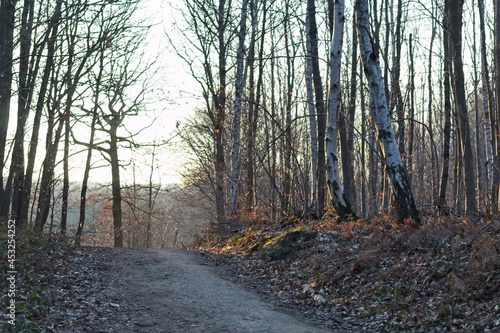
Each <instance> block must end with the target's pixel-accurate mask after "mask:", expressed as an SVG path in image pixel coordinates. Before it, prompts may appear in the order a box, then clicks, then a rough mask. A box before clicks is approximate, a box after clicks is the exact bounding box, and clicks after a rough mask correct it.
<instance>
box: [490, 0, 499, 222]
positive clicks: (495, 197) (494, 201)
mask: <svg viewBox="0 0 500 333" xmlns="http://www.w3.org/2000/svg"><path fill="white" fill-rule="evenodd" d="M493 3H494V6H495V7H494V8H495V23H494V24H495V28H494V32H493V36H494V58H495V99H496V105H495V107H496V109H495V115H496V117H495V118H496V124H495V137H496V138H495V143H496V147H495V156H494V161H493V165H494V167H493V185H492V193H491V205H492V210H493V212H494V213H498V212H499V211H500V209H499V191H500V125H499V124H498V122H500V0H494V1H493Z"/></svg>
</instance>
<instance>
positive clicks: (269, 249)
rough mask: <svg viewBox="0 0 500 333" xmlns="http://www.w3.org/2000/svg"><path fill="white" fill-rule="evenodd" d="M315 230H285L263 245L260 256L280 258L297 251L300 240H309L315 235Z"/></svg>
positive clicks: (272, 258) (273, 258)
mask: <svg viewBox="0 0 500 333" xmlns="http://www.w3.org/2000/svg"><path fill="white" fill-rule="evenodd" d="M317 234H318V233H317V232H315V231H304V230H294V231H289V232H285V233H283V234H281V235H279V236H277V237H275V238H274V239H272V241H271V243H270V244H269V243H268V244H269V245H267V244H266V245H265V246H264V248H263V250H262V256H263V257H267V258H269V259H271V260H282V259H285V258H287V257H288V256H290V255H292V254H294V253H296V252H297V250H298V247H299V244H300V243H301V242H307V241H310V240H312V239H314V238H316V236H317Z"/></svg>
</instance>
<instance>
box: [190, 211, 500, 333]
mask: <svg viewBox="0 0 500 333" xmlns="http://www.w3.org/2000/svg"><path fill="white" fill-rule="evenodd" d="M199 249H202V250H204V251H208V252H212V253H215V254H217V255H220V257H221V260H222V261H223V262H224V264H226V265H227V266H228V267H230V269H231V270H232V271H233V273H234V275H235V276H237V277H238V279H239V280H241V281H242V282H244V283H247V284H250V285H252V286H254V287H255V288H258V289H261V290H262V292H263V293H265V294H267V295H268V296H269V297H270V298H271V299H273V301H274V302H275V303H277V304H279V305H282V306H284V307H287V308H296V309H300V310H301V311H302V312H303V313H305V314H306V316H309V317H314V318H316V319H318V320H320V321H322V322H324V323H326V324H327V325H328V326H330V327H332V328H334V327H339V326H343V327H347V328H349V330H351V331H353V332H359V331H368V332H390V331H404V332H442V331H460V332H498V331H499V330H500V223H499V222H498V221H489V222H487V221H484V222H480V223H478V224H473V223H471V222H470V221H468V220H466V219H455V218H451V217H446V218H433V219H428V220H426V221H425V224H424V226H423V227H421V228H420V229H418V230H415V229H413V228H411V227H409V226H403V227H402V226H398V225H394V224H392V223H391V220H390V219H389V218H387V219H380V218H379V219H377V220H372V221H371V222H363V221H357V222H350V223H346V224H337V223H335V222H331V221H330V222H328V221H303V220H299V219H286V220H283V221H282V223H281V224H280V225H275V226H267V225H258V224H257V225H252V226H248V227H247V228H245V229H243V230H242V231H241V232H238V233H236V234H233V235H231V236H230V237H226V238H225V239H223V238H220V237H219V238H217V237H215V236H214V237H212V238H211V240H210V241H206V242H204V243H203V244H200V246H199Z"/></svg>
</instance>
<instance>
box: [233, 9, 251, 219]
mask: <svg viewBox="0 0 500 333" xmlns="http://www.w3.org/2000/svg"><path fill="white" fill-rule="evenodd" d="M247 7H248V5H247V0H243V3H242V5H241V20H240V30H239V32H238V51H237V53H236V59H237V60H236V88H235V97H234V106H233V113H234V114H233V117H234V118H233V147H232V151H231V179H230V184H231V194H230V205H231V214H232V215H237V213H238V207H237V201H238V176H239V170H240V166H239V163H238V162H239V156H240V154H239V152H240V135H241V134H240V131H241V97H242V95H243V89H244V87H245V73H244V68H243V67H244V66H243V63H244V58H245V37H246V34H247V33H246V24H247V10H248V8H247Z"/></svg>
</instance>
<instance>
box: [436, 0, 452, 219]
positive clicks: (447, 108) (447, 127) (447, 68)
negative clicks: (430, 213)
mask: <svg viewBox="0 0 500 333" xmlns="http://www.w3.org/2000/svg"><path fill="white" fill-rule="evenodd" d="M448 7H449V2H448V1H445V9H444V17H443V53H444V61H443V64H444V66H443V77H444V82H443V88H444V96H443V98H444V101H443V102H444V131H443V157H442V158H443V164H442V171H441V183H440V187H439V200H438V209H439V211H440V212H441V213H442V214H443V213H448V210H447V209H446V208H445V206H446V188H447V185H448V178H449V167H450V138H451V83H450V76H451V50H450V43H449V34H448V29H449V23H448Z"/></svg>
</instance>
